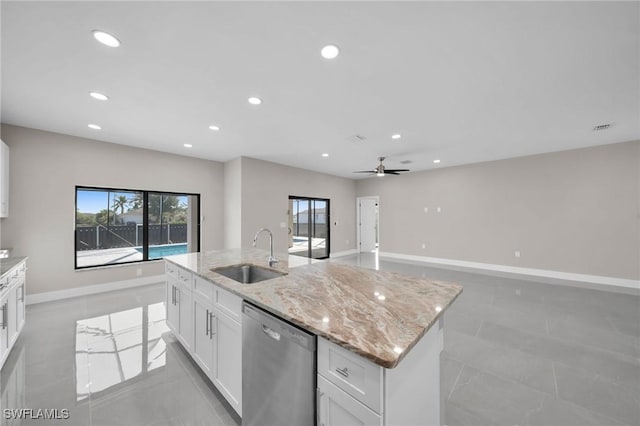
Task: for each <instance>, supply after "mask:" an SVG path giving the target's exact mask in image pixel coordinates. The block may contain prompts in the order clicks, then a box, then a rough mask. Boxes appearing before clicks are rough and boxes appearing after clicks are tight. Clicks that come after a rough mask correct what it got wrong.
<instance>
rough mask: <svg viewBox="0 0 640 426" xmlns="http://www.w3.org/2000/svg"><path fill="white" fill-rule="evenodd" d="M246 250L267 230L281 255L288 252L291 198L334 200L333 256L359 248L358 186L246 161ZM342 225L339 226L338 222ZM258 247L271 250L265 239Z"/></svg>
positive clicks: (332, 223) (243, 177)
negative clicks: (356, 228) (291, 196)
mask: <svg viewBox="0 0 640 426" xmlns="http://www.w3.org/2000/svg"><path fill="white" fill-rule="evenodd" d="M241 161H242V167H241V168H242V212H241V214H242V232H241V235H242V241H241V246H242V247H249V246H250V245H251V243H252V241H253V236H254V234H255V232H256V231H257V230H258V229H260V228H263V227H266V228H269V229H271V230H272V231H273V233H274V247H275V250H276V251H278V252H286V251H287V248H288V241H289V238H288V228H287V227H286V226H285V227H284V228H281V227H280V223H284V224H285V225H286V224H287V223H288V221H289V218H288V214H287V211H288V210H289V195H297V196H302V197H317V198H329V199H330V200H331V212H330V214H331V253H336V252H341V251H346V250H352V249H354V248H355V232H356V231H355V215H356V213H355V197H356V184H355V181H353V180H351V179H345V178H341V177H336V176H331V175H326V174H323V173H317V172H312V171H309V170H304V169H298V168H295V167H288V166H283V165H280V164H276V163H271V162H268V161H261V160H256V159H253V158H247V157H242V158H241ZM336 221H337V222H338V224H337V225H335V222H336ZM258 247H263V248H268V247H269V244H268V238H266V237H265V236H263V237H261V240H260V242H259V244H258Z"/></svg>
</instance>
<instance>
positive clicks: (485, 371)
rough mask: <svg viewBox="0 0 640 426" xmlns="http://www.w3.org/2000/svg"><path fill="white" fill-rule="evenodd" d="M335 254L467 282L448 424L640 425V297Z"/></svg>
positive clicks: (448, 351)
mask: <svg viewBox="0 0 640 426" xmlns="http://www.w3.org/2000/svg"><path fill="white" fill-rule="evenodd" d="M333 261H338V262H346V263H349V264H354V265H360V266H363V267H368V268H373V269H375V268H376V267H377V268H379V269H380V270H386V271H392V272H398V273H403V274H407V275H413V276H417V277H432V278H435V279H439V280H448V281H453V282H457V283H459V284H462V285H463V286H464V291H463V293H462V295H461V296H460V297H459V298H458V300H457V301H456V302H454V305H453V306H452V307H451V308H450V309H449V311H447V313H446V315H445V350H444V352H443V355H442V383H441V386H442V395H443V397H444V398H445V402H444V407H445V409H444V419H443V420H444V423H445V424H446V425H448V426H461V425H483V426H484V425H505V426H506V425H520V426H523V425H547V426H571V425H575V426H583V425H584V426H587V425H592V426H596V425H597V426H607V425H628V426H637V425H640V396H639V395H640V297H639V296H637V295H629V294H620V293H617V292H614V291H603V290H594V289H587V288H579V287H575V286H574V287H570V286H564V285H557V284H555V285H551V284H543V283H539V282H532V281H527V280H518V279H513V278H505V277H496V276H491V275H486V274H474V273H469V272H461V271H455V270H447V269H438V268H432V267H427V266H425V265H420V264H417V263H408V262H407V263H404V262H397V261H389V260H385V259H375V257H374V255H368V254H367V255H362V256H350V257H345V258H338V259H334V260H333Z"/></svg>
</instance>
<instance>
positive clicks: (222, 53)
mask: <svg viewBox="0 0 640 426" xmlns="http://www.w3.org/2000/svg"><path fill="white" fill-rule="evenodd" d="M94 29H101V30H104V31H108V32H110V33H112V34H114V35H116V36H117V37H118V38H119V39H120V40H121V42H122V46H121V47H119V48H117V49H113V48H108V47H105V46H103V45H101V44H99V43H97V42H96V41H95V40H94V39H93V37H92V35H91V30H94ZM1 31H2V51H1V55H2V110H1V111H2V121H3V122H5V123H10V124H15V125H20V126H26V127H33V128H38V129H44V130H49V131H53V132H59V133H66V134H70V135H75V136H81V137H86V138H93V139H98V140H102V141H107V142H113V143H118V144H124V145H132V146H138V147H143V148H149V149H154V150H159V151H166V152H172V153H176V154H182V155H190V156H195V157H201V158H206V159H211V160H217V161H227V160H229V159H232V158H235V157H238V156H241V155H244V156H250V157H254V158H259V159H264V160H268V161H274V162H278V163H282V164H288V165H293V166H297V167H302V168H306V169H311V170H316V171H321V172H326V173H330V174H334V175H339V176H346V177H353V178H360V177H363V176H362V175H355V174H353V173H352V172H353V171H354V170H363V169H371V168H374V167H375V166H376V165H377V157H378V156H380V155H385V156H387V157H388V159H387V161H385V165H386V166H387V168H404V167H408V168H410V169H412V170H424V169H429V168H433V167H446V166H450V165H457V164H465V163H473V162H480V161H487V160H494V159H500V158H509V157H516V156H522V155H528V154H535V153H542V152H550V151H558V150H566V149H572V148H579V147H584V146H591V145H600V144H606V143H615V142H624V141H630V140H637V139H640V60H639V59H640V3H638V2H622V3H612V2H603V3H592V2H586V3H577V2H552V3H548V2H547V3H539V2H525V3H523V2H515V3H493V2H492V3H484V2H471V3H459V2H449V3H436V2H428V3H425V2H408V3H400V2H393V3H392V2H384V3H383V2H335V3H334V2H313V3H312V2H283V3H273V2H257V3H253V2H195V3H184V2H135V3H134V2H108V3H107V2H63V3H55V2H11V1H4V2H2V28H1ZM329 43H335V44H337V45H339V46H340V48H341V51H342V53H341V55H340V56H339V57H338V58H337V59H335V60H332V61H330V60H326V59H324V58H322V57H321V56H320V54H319V52H320V49H321V47H322V46H324V45H325V44H329ZM94 90H95V91H99V92H102V93H105V94H107V95H108V96H110V98H111V99H110V100H109V101H107V102H100V101H96V100H94V99H92V98H90V97H89V96H88V92H89V91H94ZM253 95H255V96H259V97H261V98H262V99H263V101H264V102H263V104H262V105H261V106H259V107H255V106H252V105H249V104H248V103H247V98H248V97H249V96H253ZM89 123H96V124H99V125H101V126H102V128H103V130H101V131H94V130H91V129H88V128H87V124H89ZM601 123H614V125H613V126H612V127H611V128H610V129H609V130H606V131H600V132H593V131H592V129H593V127H594V126H595V125H598V124H601ZM211 124H217V125H219V126H220V127H221V128H222V130H221V131H219V132H213V131H211V130H209V129H208V126H209V125H211ZM393 133H401V134H402V139H400V140H399V141H396V140H392V139H391V135H392V134H393ZM354 134H360V135H364V136H366V137H367V139H366V140H365V141H364V142H354V141H350V140H348V138H349V137H350V136H352V135H354ZM184 143H190V144H192V145H193V148H191V149H187V148H184V147H183V144H184ZM324 152H327V153H329V154H330V156H329V157H328V158H322V157H321V154H322V153H324ZM436 158H441V159H442V163H441V164H440V165H438V166H436V165H434V164H433V162H432V161H433V159H436ZM402 160H411V161H412V163H411V164H409V165H407V166H404V165H403V164H401V163H400V161H402Z"/></svg>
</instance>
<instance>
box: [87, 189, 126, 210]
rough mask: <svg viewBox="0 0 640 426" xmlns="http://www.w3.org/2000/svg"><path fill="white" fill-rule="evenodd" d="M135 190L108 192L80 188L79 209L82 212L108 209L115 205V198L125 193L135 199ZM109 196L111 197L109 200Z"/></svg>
mask: <svg viewBox="0 0 640 426" xmlns="http://www.w3.org/2000/svg"><path fill="white" fill-rule="evenodd" d="M108 194H110V195H109V196H108ZM134 194H135V193H134V192H111V193H109V192H107V191H86V190H78V210H79V211H80V212H81V213H98V212H99V211H100V210H102V209H107V208H109V206H112V205H113V199H114V198H115V197H118V196H120V195H124V196H126V197H127V198H129V199H133V196H134ZM107 196H108V197H109V198H108V200H107Z"/></svg>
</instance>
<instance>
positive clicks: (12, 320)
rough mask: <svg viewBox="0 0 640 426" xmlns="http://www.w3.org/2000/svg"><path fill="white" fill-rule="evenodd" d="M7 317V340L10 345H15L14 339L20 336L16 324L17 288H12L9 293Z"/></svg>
mask: <svg viewBox="0 0 640 426" xmlns="http://www.w3.org/2000/svg"><path fill="white" fill-rule="evenodd" d="M5 309H7V313H6V316H5V317H6V319H7V342H8V344H9V346H12V345H13V342H14V340H15V339H16V338H17V337H18V336H17V335H18V327H17V324H16V292H15V289H13V290H11V291H10V292H9V294H8V295H7V305H6V308H5Z"/></svg>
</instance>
